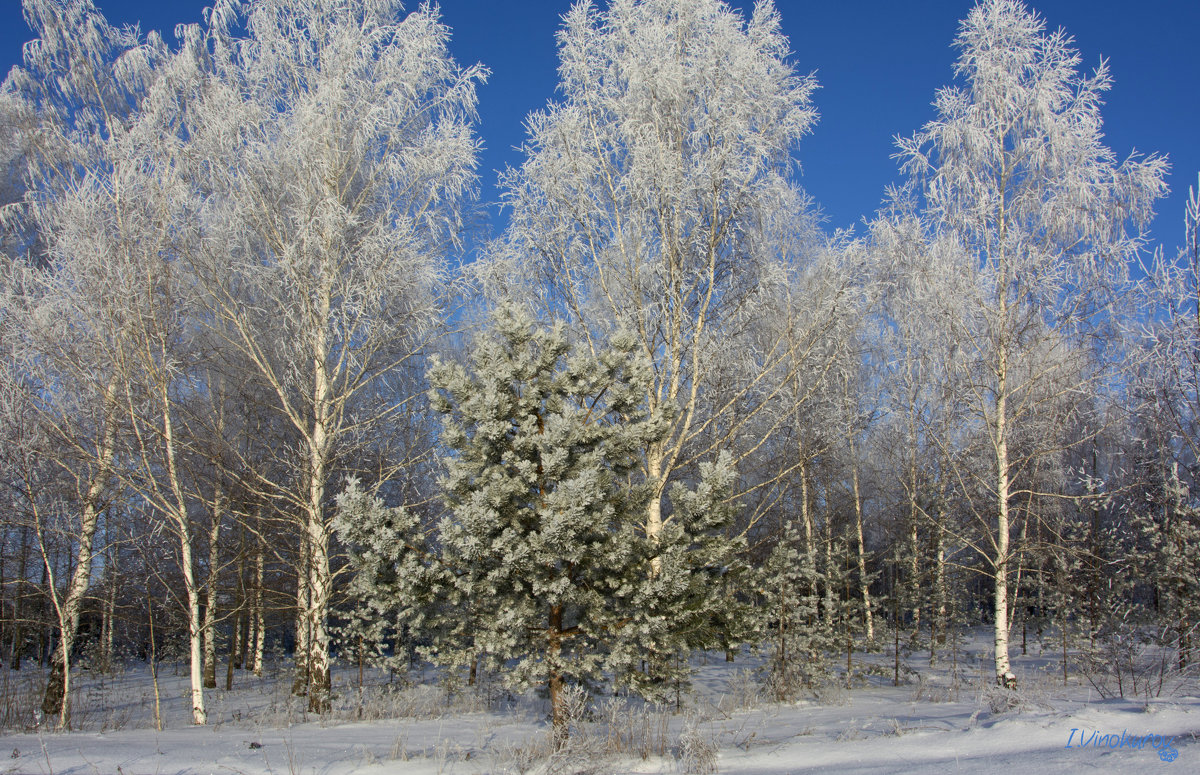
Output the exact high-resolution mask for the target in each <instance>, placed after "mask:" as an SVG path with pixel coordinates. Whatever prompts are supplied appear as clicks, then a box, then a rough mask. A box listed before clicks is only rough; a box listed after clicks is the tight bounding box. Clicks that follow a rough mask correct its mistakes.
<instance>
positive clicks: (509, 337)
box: [430, 305, 665, 743]
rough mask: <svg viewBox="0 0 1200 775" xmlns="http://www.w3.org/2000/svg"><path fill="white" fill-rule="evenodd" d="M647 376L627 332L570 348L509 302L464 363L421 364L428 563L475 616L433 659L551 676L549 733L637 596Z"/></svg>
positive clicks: (651, 430)
mask: <svg viewBox="0 0 1200 775" xmlns="http://www.w3.org/2000/svg"><path fill="white" fill-rule="evenodd" d="M649 378H650V376H649V369H648V366H647V364H646V363H645V361H644V360H643V359H641V358H638V357H637V356H635V355H634V354H633V343H632V340H631V339H630V338H628V337H624V336H617V337H615V338H614V344H613V347H612V348H611V349H609V350H607V351H605V352H603V353H602V354H600V355H599V357H592V356H590V355H584V354H579V355H572V353H571V348H570V346H569V345H568V343H567V339H566V336H565V334H564V327H563V326H562V325H561V324H559V325H555V326H554V327H552V328H550V329H549V330H547V329H543V328H541V327H539V326H538V325H537V324H535V322H534V320H533V319H532V318H531V317H530V316H529V315H528V314H526V313H524V312H522V311H521V310H519V309H518V308H517V307H515V306H511V305H506V306H503V307H501V308H500V309H499V310H498V311H497V312H496V314H495V315H494V317H493V319H492V325H491V331H490V332H488V333H487V334H485V335H483V336H482V337H481V338H480V340H479V341H478V342H477V344H476V346H475V349H474V352H473V354H472V356H471V364H470V366H469V367H466V366H463V365H459V364H454V363H441V362H440V363H437V364H436V365H435V366H434V368H433V369H432V370H431V371H430V380H431V382H432V384H433V386H434V390H433V393H432V399H433V403H434V407H435V408H436V410H437V411H439V412H440V413H441V414H442V415H443V422H444V437H443V440H444V443H445V445H446V446H447V447H448V448H449V449H450V450H453V453H452V454H451V455H449V456H448V458H447V459H446V461H445V462H446V465H447V468H448V473H447V476H446V478H445V479H444V481H443V483H442V485H443V488H444V491H445V497H446V501H447V504H448V505H449V507H450V513H449V514H448V515H447V516H446V517H444V518H443V520H442V521H441V523H440V525H439V537H438V543H439V545H440V551H441V557H440V560H439V562H440V564H441V565H442V566H444V567H448V568H452V569H453V574H454V575H453V579H452V581H451V582H450V583H451V585H452V588H451V589H449V590H447V593H448V594H450V595H451V596H456V598H457V599H459V600H461V601H462V602H463V603H465V604H466V605H465V607H464V608H463V609H460V610H467V611H469V612H470V614H471V619H472V621H471V622H470V623H469V624H470V628H469V631H466V630H464V629H458V630H455V629H454V628H450V629H449V630H446V629H443V630H442V632H441V633H440V642H439V643H438V645H437V652H436V653H435V654H433V656H434V658H435V659H436V660H437V661H440V662H444V663H450V664H456V663H461V662H462V661H463V659H464V657H465V658H466V659H467V660H472V661H473V660H475V659H476V658H477V656H478V657H479V658H481V659H482V660H483V662H484V664H485V665H486V666H488V667H491V668H492V669H494V670H498V669H500V668H501V667H503V678H504V681H505V683H507V684H508V685H510V686H513V687H520V688H525V687H529V686H539V685H540V686H544V687H546V689H547V691H548V693H549V698H550V703H551V707H552V713H553V726H554V736H555V740H556V741H558V742H559V743H561V742H562V741H563V740H564V739H565V737H566V735H567V733H568V729H567V723H568V720H567V717H566V715H565V711H564V699H565V697H564V694H563V690H564V689H565V688H566V686H567V685H568V684H579V685H583V686H589V685H591V684H593V683H594V682H596V681H598V680H600V679H601V678H602V676H603V674H604V672H605V670H606V669H608V668H609V667H610V665H611V662H612V659H611V655H612V648H611V647H612V644H613V643H614V641H616V640H617V639H618V638H619V637H627V636H622V635H621V633H622V632H625V631H628V630H629V628H630V626H631V622H632V621H633V620H634V618H635V616H636V607H637V606H638V605H639V604H640V602H641V596H642V595H644V584H645V580H646V578H647V575H648V574H647V570H648V563H649V560H650V556H651V554H650V551H649V547H650V544H649V543H648V542H647V541H646V540H645V537H644V535H643V534H642V533H641V531H640V530H639V525H640V523H641V518H642V516H643V515H644V513H645V507H646V500H647V498H648V497H649V489H648V488H647V487H646V486H645V485H644V484H640V483H639V481H640V480H639V478H638V477H637V476H636V475H635V471H636V468H637V463H638V450H639V449H642V448H643V446H644V445H645V444H647V443H651V442H652V441H653V440H654V439H655V438H656V437H658V436H661V434H662V433H663V432H664V429H665V423H664V422H663V421H662V419H661V418H659V417H657V416H655V415H653V414H652V413H651V412H650V411H649V409H648V408H647V406H646V401H645V389H646V384H647V382H648V380H649ZM443 611H444V615H448V616H455V615H457V613H456V612H455V611H452V610H447V609H446V608H445V607H443ZM464 651H465V652H466V653H465V654H464Z"/></svg>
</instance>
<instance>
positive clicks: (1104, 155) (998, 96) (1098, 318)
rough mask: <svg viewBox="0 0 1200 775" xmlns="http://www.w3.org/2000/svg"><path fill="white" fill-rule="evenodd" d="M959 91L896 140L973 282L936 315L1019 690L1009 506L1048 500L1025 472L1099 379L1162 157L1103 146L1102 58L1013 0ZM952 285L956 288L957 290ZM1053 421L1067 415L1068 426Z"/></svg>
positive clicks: (983, 28) (983, 33) (971, 46)
mask: <svg viewBox="0 0 1200 775" xmlns="http://www.w3.org/2000/svg"><path fill="white" fill-rule="evenodd" d="M955 47H956V48H957V49H958V50H959V52H960V53H959V59H958V62H957V64H956V67H955V73H956V75H957V76H958V78H959V79H960V81H961V85H959V86H951V87H947V88H944V89H942V90H941V91H939V92H938V94H937V99H936V101H935V103H934V107H935V110H936V113H937V117H936V118H935V119H934V120H933V121H931V122H930V123H928V124H926V125H925V127H923V128H922V129H921V130H920V131H919V132H917V133H916V134H915V135H914V136H912V137H911V138H908V139H905V140H901V141H900V142H899V153H898V158H900V160H901V161H902V163H903V168H904V170H905V171H906V172H907V173H908V174H909V175H910V176H911V180H912V182H913V186H914V189H915V190H916V191H917V193H918V196H919V197H920V203H921V205H922V206H923V209H924V215H925V217H927V218H928V219H929V223H930V227H931V228H932V229H934V230H936V231H937V232H939V233H941V234H944V235H945V236H947V237H948V238H951V239H953V240H955V241H957V243H958V246H959V249H960V250H961V254H962V256H963V265H962V266H961V268H960V271H961V272H963V273H964V275H965V276H966V277H967V278H968V280H969V283H967V284H966V285H965V286H964V284H961V283H960V284H958V285H957V287H958V288H963V287H966V288H967V290H966V291H965V292H962V293H959V294H954V295H951V294H950V293H941V294H939V295H940V299H939V301H938V304H939V309H938V312H939V314H941V315H943V316H944V319H945V321H946V322H945V325H946V327H947V329H946V330H947V332H948V334H949V335H950V336H951V337H952V341H954V342H955V344H956V345H957V346H958V348H959V353H958V356H959V357H958V358H957V359H956V364H957V365H956V368H957V369H958V370H959V373H960V375H961V376H962V378H963V383H962V384H963V385H965V395H964V400H966V401H967V402H968V404H969V406H970V409H971V415H972V416H973V418H974V422H976V423H977V424H978V426H979V427H980V428H981V429H983V431H984V434H985V436H986V448H987V454H988V456H989V458H990V460H991V466H990V468H991V472H990V474H989V475H988V477H989V479H990V480H989V481H976V482H973V485H977V486H978V489H974V488H972V491H974V492H981V493H983V494H984V497H985V498H986V500H987V501H988V502H980V501H979V500H976V501H975V503H974V504H973V508H974V511H975V513H976V514H978V515H980V517H981V518H985V519H987V520H988V521H989V522H990V527H989V529H988V531H987V532H986V540H985V542H984V544H983V547H982V548H983V550H984V551H985V552H986V556H987V560H988V564H989V566H990V567H989V571H990V574H991V575H992V578H993V580H994V585H993V594H994V601H993V604H994V609H993V616H994V628H995V639H994V640H995V644H994V645H995V648H994V652H995V671H996V678H997V681H998V682H999V683H1000V684H1001V685H1003V686H1015V684H1016V677H1015V675H1014V674H1013V672H1012V668H1011V665H1010V663H1009V656H1008V629H1009V621H1010V612H1009V597H1010V589H1009V574H1010V571H1011V567H1012V565H1013V562H1014V546H1013V537H1014V536H1013V533H1012V529H1013V521H1012V510H1013V508H1014V504H1015V503H1016V502H1017V501H1018V499H1020V500H1021V501H1022V502H1025V501H1028V500H1030V499H1035V498H1038V497H1042V496H1043V495H1045V493H1042V492H1038V491H1037V488H1034V487H1032V486H1031V484H1032V483H1031V482H1025V481H1023V480H1022V473H1023V472H1024V471H1027V470H1028V469H1029V467H1030V463H1031V461H1033V460H1036V459H1037V458H1039V457H1040V456H1043V455H1047V454H1055V453H1056V452H1057V450H1058V449H1059V448H1060V446H1061V443H1062V441H1063V440H1062V439H1061V438H1057V439H1053V438H1047V437H1046V436H1045V435H1042V434H1043V432H1044V431H1046V430H1047V428H1048V427H1050V426H1049V425H1046V424H1044V423H1046V420H1047V417H1048V416H1049V415H1050V413H1051V407H1052V406H1054V407H1055V409H1054V411H1063V410H1064V406H1065V407H1066V409H1067V410H1068V411H1069V409H1070V406H1071V405H1072V402H1074V401H1078V400H1079V398H1080V396H1086V395H1088V394H1090V393H1093V392H1094V391H1095V389H1096V388H1097V387H1098V385H1099V384H1100V379H1101V373H1100V370H1099V369H1098V363H1097V361H1098V360H1099V359H1092V360H1091V361H1088V360H1083V359H1081V357H1080V356H1081V354H1086V353H1087V352H1088V349H1087V344H1088V342H1087V341H1086V339H1085V337H1086V336H1087V335H1089V334H1090V335H1091V336H1093V337H1095V336H1097V335H1099V336H1103V335H1104V326H1105V324H1106V323H1107V322H1108V321H1109V319H1110V318H1111V314H1110V313H1112V312H1113V311H1114V309H1115V308H1114V302H1113V299H1114V298H1115V296H1116V295H1117V292H1118V291H1119V288H1120V286H1121V284H1122V283H1123V282H1125V280H1126V277H1127V265H1128V262H1129V261H1130V259H1131V258H1132V257H1133V255H1134V254H1135V252H1136V251H1137V250H1138V248H1139V247H1140V246H1141V244H1142V227H1143V226H1144V225H1145V224H1146V223H1147V220H1148V218H1149V216H1150V215H1151V210H1152V205H1153V202H1154V200H1155V199H1156V198H1157V197H1159V196H1160V195H1161V194H1162V193H1163V190H1164V184H1163V174H1164V172H1165V162H1164V161H1163V160H1162V159H1161V158H1158V157H1155V156H1150V157H1146V158H1139V157H1132V156H1131V157H1129V158H1127V159H1125V160H1124V161H1118V159H1117V158H1116V156H1115V154H1114V153H1113V152H1112V151H1111V150H1110V149H1109V148H1107V147H1106V146H1105V145H1104V143H1103V134H1102V124H1101V119H1100V105H1101V100H1102V96H1103V94H1104V92H1105V91H1106V90H1108V89H1109V87H1110V86H1111V84H1112V79H1111V76H1110V75H1109V72H1108V67H1107V64H1106V63H1104V62H1101V64H1100V65H1099V67H1097V69H1096V70H1095V71H1094V72H1093V73H1092V74H1091V75H1086V76H1085V75H1081V74H1080V73H1079V66H1080V57H1079V55H1078V53H1076V51H1075V50H1074V49H1073V48H1072V40H1071V38H1069V37H1068V36H1067V34H1066V33H1065V32H1063V31H1062V30H1059V31H1057V32H1052V33H1051V32H1047V31H1046V28H1045V23H1044V22H1043V21H1042V20H1041V19H1040V18H1039V17H1038V16H1037V15H1036V14H1034V13H1032V12H1030V11H1028V10H1027V9H1026V8H1025V7H1024V6H1022V5H1021V4H1020V3H1018V2H1015V1H1014V0H985V2H982V3H980V4H979V5H977V6H976V7H975V8H973V9H972V10H971V12H970V14H969V15H968V17H967V18H966V20H965V21H963V22H962V24H961V25H960V28H959V33H958V36H957V38H956V41H955ZM947 288H948V286H947ZM1057 425H1058V426H1060V427H1061V426H1062V425H1063V423H1062V422H1061V421H1059V422H1058V423H1057Z"/></svg>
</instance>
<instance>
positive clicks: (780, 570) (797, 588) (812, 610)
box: [763, 520, 835, 702]
mask: <svg viewBox="0 0 1200 775" xmlns="http://www.w3.org/2000/svg"><path fill="white" fill-rule="evenodd" d="M802 547H803V539H802V538H801V536H800V531H799V528H798V527H797V525H796V523H795V522H793V521H790V520H789V521H788V522H787V524H786V525H785V526H784V531H783V535H782V536H781V537H780V540H779V542H778V543H776V544H775V548H774V549H773V550H772V552H771V556H770V558H769V559H768V560H767V565H766V576H767V601H766V609H767V612H768V613H767V624H768V632H767V633H766V634H767V637H768V638H769V640H770V643H771V652H770V657H769V659H768V662H767V664H766V666H765V675H764V676H763V678H764V683H765V684H766V686H767V690H768V691H769V692H770V694H771V696H772V697H773V698H774V699H776V700H779V701H781V702H787V701H793V700H795V699H796V697H797V695H798V694H799V692H800V690H801V689H812V688H813V687H814V686H815V685H816V684H817V683H818V682H819V681H821V680H822V679H823V678H824V676H825V675H826V674H827V672H828V669H827V668H828V665H827V659H828V652H829V651H831V650H832V649H833V647H834V645H835V644H834V642H833V636H832V633H831V632H830V630H829V628H828V626H827V625H826V621H825V620H824V619H822V618H821V616H820V605H821V594H820V588H819V582H820V581H821V578H820V574H819V573H818V572H817V565H816V557H815V555H814V553H813V552H811V551H808V550H805V549H804V548H802Z"/></svg>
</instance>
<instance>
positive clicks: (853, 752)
mask: <svg viewBox="0 0 1200 775" xmlns="http://www.w3.org/2000/svg"><path fill="white" fill-rule="evenodd" d="M989 637H990V633H988V632H986V631H983V630H979V631H977V632H976V633H975V635H974V637H973V638H972V639H971V640H970V642H969V643H968V645H967V646H966V647H965V648H964V651H965V653H963V654H960V656H959V674H958V681H957V685H956V682H955V681H954V680H953V678H952V676H951V669H950V666H949V660H945V661H943V662H942V664H941V665H940V666H939V667H937V668H933V669H930V668H929V667H928V655H927V653H924V654H923V653H922V652H916V653H914V654H913V655H912V656H911V657H910V658H909V659H908V661H907V664H908V665H909V666H910V667H911V668H913V669H914V670H915V671H917V672H916V675H917V676H918V678H916V679H912V680H910V682H909V683H907V684H903V685H901V686H898V687H894V686H892V685H891V672H890V670H891V668H890V665H891V656H890V655H889V654H886V653H879V654H873V655H868V656H866V657H863V656H862V655H857V654H856V655H855V668H856V670H858V669H859V668H862V669H863V670H862V672H863V674H864V675H862V676H860V677H859V678H858V679H857V680H856V683H857V684H858V685H857V686H855V687H853V688H851V689H848V690H847V689H844V688H835V687H830V688H827V689H826V690H823V691H822V692H821V693H820V699H817V698H810V699H806V700H803V701H801V702H797V703H794V704H787V705H779V704H772V703H768V702H766V701H764V700H762V699H761V698H759V697H758V696H757V693H756V685H755V684H754V682H753V679H752V674H751V670H752V669H753V667H754V665H755V664H757V663H758V662H759V660H760V659H761V658H760V657H757V656H755V655H750V654H747V655H743V656H742V657H740V658H739V659H738V661H737V662H735V663H732V664H730V663H726V662H725V661H724V660H723V658H722V657H721V656H720V655H717V654H713V655H709V656H708V657H706V658H702V662H697V675H696V681H695V686H694V689H693V692H692V693H691V694H690V695H687V696H685V702H684V705H685V708H684V709H683V710H682V711H679V712H675V711H674V710H670V711H664V710H659V709H656V708H652V707H646V706H636V705H633V704H626V703H625V702H624V701H615V700H611V699H610V700H605V699H600V700H598V701H597V702H596V703H595V704H594V705H593V709H594V711H593V712H594V715H593V719H592V720H591V721H588V722H581V723H577V724H576V725H575V726H574V727H573V735H574V736H573V738H572V741H571V743H570V744H569V748H568V749H567V750H566V751H565V752H563V753H561V754H559V755H557V756H550V755H549V751H548V750H547V747H546V746H547V744H548V739H549V732H548V721H547V719H546V716H547V710H548V709H547V707H546V703H545V701H543V700H539V699H537V698H536V697H535V696H533V695H529V696H526V697H520V698H512V697H509V696H507V695H505V693H503V692H502V691H500V690H499V689H496V688H494V687H493V688H489V689H486V690H484V691H483V692H477V691H475V690H464V691H460V692H458V693H457V694H456V695H454V696H453V698H448V696H447V694H446V693H445V691H444V690H442V689H441V688H439V687H437V686H435V685H434V684H433V681H434V676H432V675H430V674H424V675H417V676H413V679H414V680H417V679H420V680H426V681H428V682H429V683H417V684H415V685H410V686H407V687H403V686H401V685H399V684H394V685H392V686H391V687H388V686H385V685H382V682H383V680H384V678H383V676H380V675H371V674H368V679H369V680H368V683H373V684H374V685H373V686H372V687H371V688H370V691H369V692H368V693H367V695H366V696H367V697H369V698H370V699H369V700H368V701H366V702H364V703H361V705H362V707H363V712H364V714H365V716H366V717H367V718H368V719H372V720H363V721H356V720H354V719H355V718H356V716H357V714H358V712H359V710H358V709H359V706H360V703H359V701H358V698H359V696H360V695H359V694H358V689H357V678H358V674H357V671H356V670H354V669H351V668H349V667H343V668H342V669H340V670H338V671H336V672H335V682H336V684H335V691H336V694H337V695H338V699H337V701H336V702H335V708H334V711H333V713H332V714H331V715H330V716H328V717H325V718H323V719H322V718H317V717H313V716H306V714H305V713H304V712H303V707H304V706H303V703H302V702H300V701H299V700H296V699H294V698H291V697H290V696H289V695H288V693H287V692H288V687H289V675H288V673H287V671H286V670H279V671H276V672H270V673H268V674H267V675H265V676H264V677H263V678H261V679H255V678H253V677H252V676H248V675H244V674H243V673H241V672H240V671H239V672H238V673H237V675H236V677H235V688H234V689H233V690H232V691H230V692H225V691H223V690H220V689H218V690H210V691H209V698H210V718H211V719H212V722H213V723H211V724H210V725H209V726H208V727H194V726H190V725H189V724H188V710H187V692H188V685H187V680H186V676H185V675H184V674H183V673H182V671H177V674H170V672H171V671H170V670H169V669H167V670H163V671H161V672H160V676H161V689H162V701H163V710H164V719H165V723H166V728H165V729H164V730H163V731H161V732H159V731H156V730H155V729H154V724H153V689H152V686H151V683H150V678H149V673H148V671H146V670H144V669H142V668H140V667H137V668H135V667H129V668H127V669H126V671H125V672H124V673H122V674H121V675H119V676H117V677H115V678H113V677H106V678H99V677H88V676H86V675H85V676H80V677H79V678H77V679H76V681H75V687H76V691H77V692H78V694H77V695H76V705H75V708H76V710H75V713H76V719H77V721H78V722H79V725H80V726H82V727H84V731H77V732H70V733H56V732H52V731H49V730H48V729H47V728H46V724H44V723H43V725H42V727H43V728H42V729H41V730H34V729H30V730H27V731H23V732H18V733H4V734H0V773H45V774H47V775H48V774H49V773H54V775H94V774H95V773H120V775H147V774H148V773H157V774H159V775H167V774H171V775H185V774H186V775H193V774H194V775H207V774H209V773H212V774H216V773H235V774H238V775H271V774H274V773H288V774H289V775H290V774H292V773H296V774H301V773H302V774H304V775H348V774H349V773H365V774H367V775H370V774H372V773H380V774H382V773H405V775H408V774H409V773H411V774H412V775H426V774H428V775H450V774H451V773H455V774H458V775H468V774H470V773H496V774H499V773H517V772H616V773H679V772H686V771H688V766H687V765H688V764H689V761H688V760H684V759H682V758H680V757H681V754H682V753H683V749H682V741H683V739H684V738H685V737H687V736H689V735H690V736H691V737H692V738H693V739H695V740H700V741H702V742H704V743H708V744H712V745H714V746H715V748H716V750H717V757H716V767H717V771H718V772H721V773H747V774H757V775H786V774H788V773H804V772H838V773H851V774H855V773H857V774H859V775H878V774H882V773H889V774H890V773H926V772H962V773H995V772H1006V771H1012V772H1014V773H1015V772H1021V773H1035V774H1036V773H1050V772H1053V773H1083V772H1087V773H1095V772H1128V771H1132V770H1145V771H1149V772H1153V771H1162V772H1164V773H1170V772H1179V773H1184V772H1197V771H1200V744H1198V742H1197V737H1198V736H1200V693H1197V692H1196V691H1195V687H1191V688H1190V691H1189V692H1187V693H1179V692H1177V693H1174V694H1173V695H1171V696H1167V693H1166V692H1164V696H1162V697H1159V698H1126V699H1108V700H1101V699H1099V698H1098V697H1097V696H1096V694H1095V692H1094V691H1092V690H1091V689H1090V686H1089V684H1088V683H1087V682H1086V680H1083V679H1081V678H1079V677H1078V676H1074V675H1073V676H1072V678H1071V682H1070V684H1069V685H1068V686H1066V687H1063V686H1062V679H1061V673H1060V672H1059V667H1058V665H1057V663H1056V661H1055V655H1053V654H1052V653H1047V655H1046V656H1045V657H1042V656H1036V655H1035V654H1034V652H1035V651H1036V648H1032V649H1031V650H1030V656H1028V657H1021V656H1017V657H1015V658H1014V663H1015V665H1016V667H1017V670H1018V673H1019V675H1020V676H1021V679H1022V688H1021V689H1020V691H1019V693H1018V695H1019V697H1020V698H1021V703H1020V705H1019V707H1017V708H1016V709H1014V710H1008V711H1003V710H999V709H993V707H991V705H990V704H989V702H990V701H991V700H993V699H994V698H997V697H1000V698H1006V697H1008V696H1009V695H1006V694H1002V693H998V690H992V689H989V688H984V687H985V686H986V679H987V676H988V668H989V662H988V649H987V647H988V645H989ZM15 675H18V674H12V673H10V674H9V676H10V678H9V683H8V684H6V685H5V686H6V687H9V688H8V689H7V690H6V691H8V693H9V694H12V695H17V694H19V692H17V691H16V690H15V689H13V688H12V687H16V686H18V682H14V681H13V680H12V676H15ZM20 675H22V676H28V679H29V680H28V687H29V688H32V687H33V686H35V685H36V681H35V680H33V679H34V676H33V675H32V673H30V672H29V671H26V672H24V673H22V674H20ZM222 677H223V676H222ZM618 706H619V710H618ZM381 715H388V716H391V718H380V719H374V718H373V717H376V716H381ZM1073 732H1074V735H1072V733H1073ZM1093 732H1095V733H1096V734H1095V736H1094V737H1090V739H1091V740H1092V744H1091V745H1087V746H1086V747H1081V746H1080V739H1081V737H1082V738H1083V739H1088V738H1089V736H1092V733H1093ZM1122 733H1124V735H1125V741H1124V743H1125V744H1124V745H1123V746H1120V747H1111V746H1110V745H1108V744H1104V745H1098V744H1097V741H1099V740H1100V738H1101V736H1102V735H1112V737H1111V738H1108V740H1111V741H1113V742H1114V743H1116V741H1119V740H1120V737H1121V735H1122ZM1147 734H1153V735H1160V736H1163V737H1166V738H1168V739H1170V741H1171V747H1172V749H1173V750H1175V751H1176V752H1177V757H1178V758H1176V759H1175V760H1174V761H1171V762H1168V761H1165V760H1163V759H1161V758H1160V756H1159V754H1160V752H1161V751H1163V750H1164V749H1163V748H1162V747H1160V746H1159V745H1158V740H1157V739H1151V740H1150V741H1147V742H1146V743H1145V744H1144V745H1142V746H1141V747H1140V748H1139V747H1136V744H1135V743H1134V741H1133V739H1132V738H1135V737H1136V738H1141V737H1142V736H1143V735H1147ZM1069 742H1070V743H1071V747H1070V748H1068V747H1066V746H1067V745H1068V743H1069ZM10 752H11V753H10ZM691 765H692V766H691V771H693V772H701V771H703V760H701V761H700V763H699V764H697V762H696V761H695V760H691Z"/></svg>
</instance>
